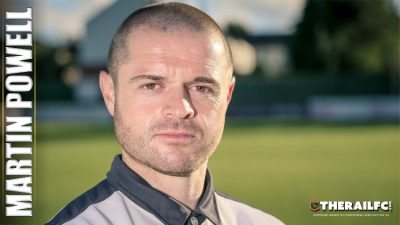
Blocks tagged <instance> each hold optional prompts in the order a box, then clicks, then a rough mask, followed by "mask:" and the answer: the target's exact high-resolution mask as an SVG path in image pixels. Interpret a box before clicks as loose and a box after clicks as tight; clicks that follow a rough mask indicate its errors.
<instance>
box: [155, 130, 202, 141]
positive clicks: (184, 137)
mask: <svg viewBox="0 0 400 225" xmlns="http://www.w3.org/2000/svg"><path fill="white" fill-rule="evenodd" d="M154 137H155V138H161V139H163V140H165V141H168V142H191V141H193V140H194V138H195V137H196V135H195V134H194V133H191V132H185V131H164V132H159V133H156V134H155V135H154Z"/></svg>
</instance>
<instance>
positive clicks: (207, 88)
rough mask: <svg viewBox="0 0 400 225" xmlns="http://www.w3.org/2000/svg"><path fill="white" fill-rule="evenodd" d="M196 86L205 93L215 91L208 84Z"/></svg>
mask: <svg viewBox="0 0 400 225" xmlns="http://www.w3.org/2000/svg"><path fill="white" fill-rule="evenodd" d="M195 88H196V91H197V92H200V93H204V94H207V93H212V92H213V90H212V89H211V88H209V87H206V86H196V87H195Z"/></svg>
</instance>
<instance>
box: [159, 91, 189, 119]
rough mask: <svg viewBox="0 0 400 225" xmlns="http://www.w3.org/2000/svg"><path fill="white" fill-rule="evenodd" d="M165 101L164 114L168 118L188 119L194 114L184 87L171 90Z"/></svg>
mask: <svg viewBox="0 0 400 225" xmlns="http://www.w3.org/2000/svg"><path fill="white" fill-rule="evenodd" d="M166 101H167V102H166V103H165V107H164V115H165V116H166V117H168V118H171V117H173V118H176V119H190V118H193V117H194V116H195V114H196V111H195V109H194V106H193V103H192V101H191V98H190V94H189V92H188V90H187V89H186V88H177V89H175V90H171V91H170V93H169V96H168V98H167V99H166Z"/></svg>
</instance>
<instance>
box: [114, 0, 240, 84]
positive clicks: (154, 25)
mask: <svg viewBox="0 0 400 225" xmlns="http://www.w3.org/2000/svg"><path fill="white" fill-rule="evenodd" d="M140 26H142V27H145V28H149V29H153V30H157V31H162V32H175V31H181V30H183V31H189V32H210V33H211V32H215V33H216V34H217V35H218V36H220V37H221V40H222V42H223V45H224V47H225V51H226V53H227V57H228V58H227V60H228V64H229V65H232V54H231V50H230V48H229V45H228V42H227V41H226V39H225V36H224V33H223V31H222V30H221V28H220V27H219V26H218V24H217V23H216V22H215V21H214V20H213V19H212V18H211V17H210V16H208V15H207V14H206V13H204V12H202V11H200V10H199V9H197V8H195V7H192V6H189V5H187V4H183V3H177V2H169V3H161V4H152V5H148V6H146V7H144V8H141V9H139V10H137V11H135V12H133V13H132V14H131V15H129V16H128V17H127V18H126V19H125V20H124V22H123V23H122V24H121V25H120V26H119V28H118V30H117V32H116V33H115V34H114V37H113V39H112V41H111V45H110V48H109V52H108V59H107V69H108V72H109V73H110V75H111V77H112V78H113V80H114V82H116V81H117V79H116V77H117V76H116V75H117V71H118V66H119V65H120V64H121V63H122V61H123V59H126V58H127V57H128V51H127V47H126V40H127V37H128V35H129V34H130V32H131V31H132V29H135V28H137V27H140Z"/></svg>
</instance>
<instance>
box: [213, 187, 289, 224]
mask: <svg viewBox="0 0 400 225" xmlns="http://www.w3.org/2000/svg"><path fill="white" fill-rule="evenodd" d="M215 196H216V201H217V205H218V211H219V215H220V217H221V223H222V224H223V225H225V224H230V225H234V224H246V225H284V223H283V222H282V221H280V220H279V219H278V218H276V217H274V216H272V215H271V214H268V213H265V212H263V211H261V210H259V209H256V208H253V207H251V206H249V205H246V204H244V203H241V202H239V201H236V200H234V199H232V198H230V197H228V196H227V195H225V194H222V193H219V192H216V193H215Z"/></svg>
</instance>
